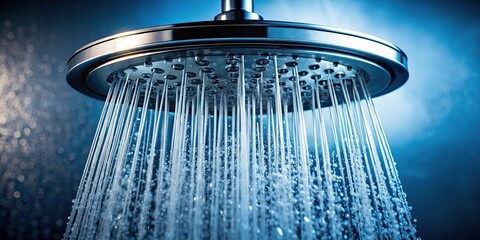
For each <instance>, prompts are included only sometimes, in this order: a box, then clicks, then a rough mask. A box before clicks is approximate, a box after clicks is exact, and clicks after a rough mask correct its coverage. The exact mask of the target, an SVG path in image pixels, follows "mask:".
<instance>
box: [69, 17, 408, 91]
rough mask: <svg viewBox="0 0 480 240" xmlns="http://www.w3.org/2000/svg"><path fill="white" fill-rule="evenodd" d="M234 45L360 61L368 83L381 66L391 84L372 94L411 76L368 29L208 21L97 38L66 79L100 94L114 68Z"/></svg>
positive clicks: (403, 60) (398, 54)
mask: <svg viewBox="0 0 480 240" xmlns="http://www.w3.org/2000/svg"><path fill="white" fill-rule="evenodd" d="M232 49H237V50H235V51H236V52H235V53H246V54H247V53H248V54H252V53H256V54H259V53H263V52H267V53H269V54H278V55H290V56H294V55H297V56H306V57H319V58H326V59H331V60H330V61H332V62H333V61H338V62H340V63H342V64H343V62H345V65H353V66H358V70H361V71H362V72H364V74H365V75H366V78H367V79H368V80H369V81H370V82H375V81H377V80H380V77H381V78H384V77H385V76H384V75H378V74H376V71H372V69H377V68H376V67H369V66H379V67H380V68H383V69H385V72H387V73H388V75H389V77H388V76H387V79H382V80H381V82H387V83H388V84H387V85H386V86H384V87H382V88H379V89H380V90H379V91H372V93H373V95H374V96H379V95H383V94H385V93H388V92H391V91H393V90H395V89H396V88H398V87H400V86H401V85H402V84H403V83H405V81H406V80H407V78H408V70H407V57H406V55H405V54H404V53H403V52H402V51H401V50H400V49H399V48H397V47H396V46H394V45H393V44H391V43H388V42H386V41H384V40H381V39H378V38H375V37H371V36H368V35H365V34H360V33H355V32H351V31H345V30H340V29H337V28H331V27H321V26H316V25H309V24H300V23H288V22H275V21H241V22H237V21H210V22H197V23H186V24H176V25H168V26H161V27H154V28H147V29H142V30H137V31H132V32H127V33H123V34H118V35H114V36H111V37H108V38H104V39H101V40H99V41H96V42H93V43H91V44H89V45H87V46H85V47H83V48H81V49H80V50H78V51H77V52H75V54H74V55H73V56H72V57H71V58H70V60H69V62H68V74H67V80H68V82H69V84H70V85H71V86H72V87H74V88H75V89H77V90H78V91H80V92H82V93H85V94H87V95H90V96H93V97H96V98H100V99H102V98H104V97H105V89H106V88H108V86H107V85H106V84H107V83H106V77H107V76H108V75H109V74H110V73H112V72H114V71H115V70H118V69H121V68H125V67H129V66H130V65H136V64H139V63H142V62H144V61H145V60H148V59H151V58H156V59H161V58H165V57H167V56H168V57H169V58H177V57H182V56H183V57H184V56H195V55H198V54H203V55H222V54H227V53H230V52H232V51H233V50H232ZM238 49H243V50H238ZM352 59H355V60H352ZM359 60H361V61H359ZM365 63H369V64H365ZM102 69H108V71H106V70H102ZM109 71H110V72H109ZM378 72H382V71H378ZM100 73H101V74H100Z"/></svg>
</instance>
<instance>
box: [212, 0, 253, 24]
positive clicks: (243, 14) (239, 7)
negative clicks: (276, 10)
mask: <svg viewBox="0 0 480 240" xmlns="http://www.w3.org/2000/svg"><path fill="white" fill-rule="evenodd" d="M215 20H216V21H242V20H263V17H262V16H260V15H259V14H257V13H255V12H253V0H222V13H220V14H218V15H217V16H215Z"/></svg>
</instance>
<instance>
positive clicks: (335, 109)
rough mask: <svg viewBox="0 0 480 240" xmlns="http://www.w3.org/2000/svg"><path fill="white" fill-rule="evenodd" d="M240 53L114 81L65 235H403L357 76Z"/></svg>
mask: <svg viewBox="0 0 480 240" xmlns="http://www.w3.org/2000/svg"><path fill="white" fill-rule="evenodd" d="M250 58H251V56H243V55H240V56H236V57H235V58H234V59H235V63H232V65H231V66H235V67H236V68H233V69H228V68H227V70H228V71H229V72H233V73H234V74H235V73H236V74H237V75H235V76H234V77H231V78H229V79H223V78H222V77H218V76H213V75H212V74H213V73H212V71H211V70H210V69H206V68H205V67H202V62H200V63H199V62H198V60H197V65H200V66H197V67H196V68H195V67H193V66H194V65H195V60H192V63H190V62H189V61H190V60H191V59H178V60H173V62H168V63H162V64H167V65H168V66H171V68H173V69H175V70H176V71H177V72H178V76H180V77H179V78H178V79H177V80H175V81H173V77H169V76H172V75H171V74H170V75H167V73H165V71H164V70H162V71H160V70H159V68H156V66H155V65H153V66H152V64H146V67H145V68H147V69H148V70H149V71H150V74H147V75H143V76H144V77H143V78H132V76H133V75H134V74H136V73H134V72H138V71H139V70H138V68H132V69H127V70H124V71H123V73H124V74H123V75H120V76H119V77H116V78H114V79H113V80H112V81H111V87H110V90H109V92H108V96H107V99H106V102H105V107H104V109H103V112H102V115H101V118H100V121H99V126H98V129H97V132H96V134H95V137H94V140H93V145H92V149H91V152H90V154H89V157H88V161H87V164H86V167H85V172H84V174H83V177H82V180H81V183H80V185H79V190H78V194H77V197H76V199H75V200H74V204H73V210H72V213H71V216H70V218H69V223H68V226H67V231H66V233H65V239H415V238H416V237H415V227H414V225H413V222H412V217H411V215H410V207H409V206H408V204H407V201H406V195H405V193H404V191H403V189H402V185H401V183H400V179H399V176H398V173H397V170H396V168H395V161H394V159H393V157H392V153H391V151H390V148H389V145H388V142H387V138H386V136H385V133H384V130H383V128H382V125H381V123H380V120H379V118H378V114H377V112H376V110H375V107H374V104H373V102H372V98H371V96H370V93H369V89H368V81H367V79H365V78H364V75H363V74H361V72H360V71H359V72H355V73H354V74H352V75H345V74H338V73H339V72H340V71H345V72H346V71H347V70H346V69H347V68H345V69H340V70H338V69H336V68H337V67H338V66H335V65H334V64H332V63H329V62H322V65H320V66H319V67H318V70H317V69H316V67H311V68H310V69H311V70H310V71H309V72H308V74H307V75H306V74H305V73H303V72H302V69H300V68H301V66H302V64H299V65H297V64H289V61H290V60H289V59H286V58H283V57H282V58H281V57H277V56H269V57H265V58H264V59H269V60H268V63H266V62H267V61H266V60H265V62H261V61H260V62H258V61H257V62H256V63H253V65H252V64H250V62H251V61H250ZM232 59H233V58H232ZM262 59H263V58H262ZM204 61H205V60H204ZM301 61H302V60H301V59H300V60H298V62H301ZM305 61H313V62H314V61H315V59H306V60H305ZM230 62H232V61H230ZM290 63H291V61H290ZM180 65H181V66H183V67H179V66H180ZM260 65H266V66H268V70H265V69H257V70H261V71H257V72H258V74H257V75H254V76H252V77H251V72H252V71H253V70H252V68H251V66H254V67H255V66H256V67H260ZM310 66H312V65H310ZM157 67H158V66H157ZM282 69H286V70H282ZM140 70H141V69H140ZM230 70H232V71H230ZM262 70H263V71H262ZM172 71H173V70H172ZM285 71H287V72H285ZM316 71H318V72H319V73H321V76H320V75H318V76H316V75H315V73H316ZM191 72H193V73H195V75H197V76H196V78H193V77H192V76H193V74H191ZM277 73H282V74H277ZM159 78H160V79H161V80H158V79H159ZM232 79H233V80H235V81H233V80H232ZM169 80H172V81H170V82H169ZM213 81H217V82H213ZM222 81H223V82H222ZM227 81H228V82H227ZM206 82H210V83H212V82H213V84H217V83H218V82H219V83H218V84H222V83H224V84H225V85H226V84H230V85H232V86H231V88H229V89H226V88H222V87H218V88H215V89H211V87H210V85H208V84H205V83H206ZM202 83H204V84H202ZM305 83H308V84H305ZM213 91H214V92H213ZM232 91H233V92H232ZM139 106H143V107H139ZM147 106H148V107H147Z"/></svg>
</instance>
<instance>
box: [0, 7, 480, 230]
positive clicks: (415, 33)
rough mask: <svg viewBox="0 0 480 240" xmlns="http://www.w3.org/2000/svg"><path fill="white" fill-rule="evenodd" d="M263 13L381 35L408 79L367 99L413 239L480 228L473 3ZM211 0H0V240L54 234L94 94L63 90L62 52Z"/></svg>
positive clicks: (199, 13)
mask: <svg viewBox="0 0 480 240" xmlns="http://www.w3.org/2000/svg"><path fill="white" fill-rule="evenodd" d="M255 3H256V5H255V10H256V12H258V13H260V14H261V15H263V17H264V18H265V19H269V20H284V21H296V22H309V23H316V24H323V25H331V26H337V27H342V28H346V29H350V30H356V31H360V32H364V33H368V34H371V35H374V36H377V37H380V38H384V39H385V40H388V41H391V42H393V43H395V44H396V45H398V46H399V47H400V48H402V49H403V50H404V51H405V52H406V53H407V55H408V57H409V66H410V79H409V81H408V82H407V83H406V84H405V85H404V86H403V87H402V88H401V89H399V90H397V91H395V92H393V93H391V94H388V95H386V96H383V97H380V98H378V99H376V100H375V103H376V105H377V108H378V110H379V113H380V117H381V118H382V121H383V124H384V126H385V129H386V132H387V136H388V138H389V140H390V144H391V147H392V150H393V153H394V156H395V157H396V161H397V163H398V165H397V167H398V170H399V172H400V178H401V179H402V182H403V185H404V189H405V191H406V192H407V194H408V200H409V202H410V204H411V205H412V206H413V212H412V213H413V216H414V217H415V218H416V219H418V223H417V227H418V232H419V236H420V237H422V238H423V239H480V223H479V220H478V219H479V216H480V206H479V204H478V202H479V197H480V186H479V180H480V138H479V137H478V135H479V133H480V124H479V121H480V105H479V104H480V103H479V102H480V88H479V87H478V84H479V81H480V74H479V72H478V69H479V68H478V66H479V64H480V17H479V14H480V2H478V1H471V2H469V1H464V0H462V1H433V0H427V1H412V0H404V1H373V0H363V1H358V0H357V1H353V0H349V1H347V0H346V1H338V0H337V1H315V0H309V1H300V0H298V1H280V0H277V1H256V2H255ZM219 11H220V1H208V2H206V1H200V0H196V1H193V0H192V1H188V0H181V1H180V0H177V1H168V2H167V1H68V2H67V1H60V0H57V1H47V0H44V1H38V0H37V1H33V0H30V1H2V3H0V226H1V227H0V239H4V238H12V239H15V238H29V239H36V238H44V239H51V238H60V237H61V234H63V231H64V228H65V223H66V221H67V217H68V214H69V212H70V208H71V200H72V199H73V198H74V196H75V192H76V187H77V185H78V183H79V181H80V177H81V174H82V171H83V167H84V164H85V159H86V154H87V153H88V150H89V145H90V143H91V141H92V138H93V132H94V130H95V127H96V124H97V121H98V118H99V114H100V110H101V107H102V102H99V101H96V100H93V99H89V98H87V97H84V96H82V95H81V94H79V93H77V92H75V91H73V90H72V89H70V87H69V86H67V84H66V82H65V63H66V61H67V60H68V57H69V55H70V54H71V53H73V51H75V50H76V49H77V48H79V47H81V46H82V45H84V44H86V43H88V42H90V41H93V40H96V39H98V38H101V37H105V36H108V35H111V34H115V33H118V32H122V31H126V30H133V29H137V28H143V27H150V26H155V25H162V24H168V23H179V22H190V21H203V20H211V19H213V17H214V16H215V15H216V14H217V13H218V12H219Z"/></svg>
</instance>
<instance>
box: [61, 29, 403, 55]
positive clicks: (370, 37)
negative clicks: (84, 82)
mask: <svg viewBox="0 0 480 240" xmlns="http://www.w3.org/2000/svg"><path fill="white" fill-rule="evenodd" d="M216 25H228V26H246V27H251V26H272V27H286V28H301V29H309V30H313V31H325V32H332V33H339V34H345V35H351V36H355V37H360V38H364V39H367V40H370V41H375V42H378V43H380V44H383V45H385V46H387V47H390V48H392V49H393V50H395V51H397V52H398V53H399V54H401V55H402V57H404V58H405V60H408V57H407V55H406V54H405V52H404V51H403V50H402V49H400V48H399V47H398V46H396V45H395V44H393V43H391V42H388V41H386V40H384V39H382V38H379V37H375V36H373V35H369V34H366V33H362V32H357V31H353V30H348V29H343V28H338V27H332V26H326V25H317V24H311V23H301V22H285V21H272V20H268V21H267V20H243V21H199V22H188V23H177V24H168V25H161V26H155V27H149V28H142V29H136V30H131V31H126V32H121V33H117V34H114V35H111V36H107V37H104V38H101V39H98V40H96V41H93V42H90V43H88V44H86V45H84V46H82V47H80V48H79V49H77V50H76V51H75V52H74V53H73V54H72V56H71V57H70V58H69V60H68V61H67V62H68V63H69V62H71V61H72V60H73V59H74V58H75V57H76V55H77V54H79V53H81V52H84V51H87V50H88V49H89V48H91V47H93V46H95V45H98V44H100V43H103V42H108V41H111V40H115V39H118V38H124V37H128V36H132V35H138V34H142V33H148V32H156V31H162V30H169V29H179V28H185V27H186V28H190V27H201V26H216ZM192 38H193V39H194V37H192Z"/></svg>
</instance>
